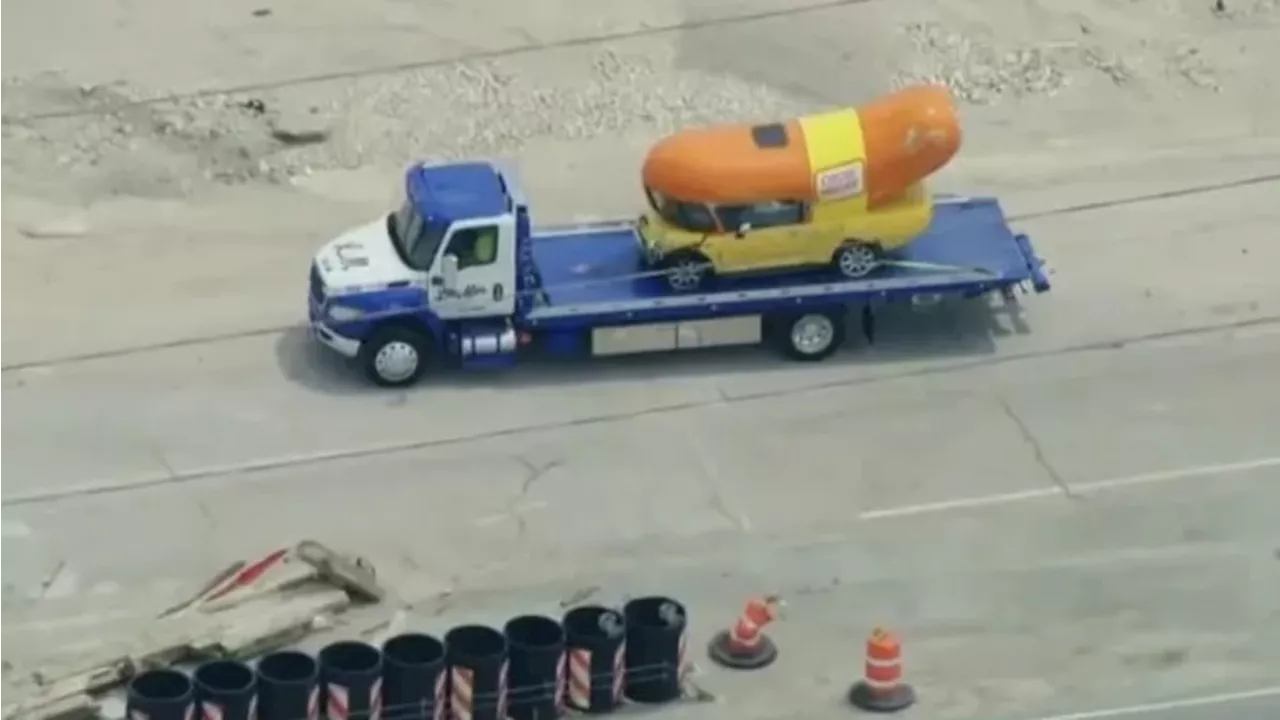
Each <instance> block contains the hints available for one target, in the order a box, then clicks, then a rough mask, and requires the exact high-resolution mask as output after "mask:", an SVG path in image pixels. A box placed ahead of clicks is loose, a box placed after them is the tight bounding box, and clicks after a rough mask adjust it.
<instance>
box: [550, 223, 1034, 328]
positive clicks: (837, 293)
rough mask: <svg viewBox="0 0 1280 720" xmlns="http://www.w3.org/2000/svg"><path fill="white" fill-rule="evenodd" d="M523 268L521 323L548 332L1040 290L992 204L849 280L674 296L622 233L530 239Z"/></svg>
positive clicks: (761, 284) (750, 284)
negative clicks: (528, 280) (527, 296)
mask: <svg viewBox="0 0 1280 720" xmlns="http://www.w3.org/2000/svg"><path fill="white" fill-rule="evenodd" d="M533 259H534V262H535V263H536V265H537V267H538V270H539V273H540V275H541V280H542V289H543V292H542V297H541V299H540V302H538V303H537V304H536V305H535V306H534V307H533V308H532V309H531V310H530V311H529V312H528V314H527V317H526V320H527V322H528V323H529V324H530V325H533V326H539V327H548V326H556V325H570V324H572V325H575V326H578V325H581V324H582V323H584V322H586V321H588V320H590V322H592V323H593V324H609V323H612V322H618V323H628V322H641V321H646V322H647V321H657V320H663V319H692V318H699V317H715V316H720V315H732V314H746V313H755V312H769V311H777V310H780V309H784V308H786V307H805V306H813V305H831V304H840V303H850V302H857V301H869V300H878V299H897V298H902V297H909V296H912V295H927V294H934V293H948V292H951V293H971V294H980V293H982V292H986V291H989V290H995V289H1000V288H1005V287H1009V286H1012V285H1017V284H1020V283H1024V282H1030V283H1031V284H1032V285H1033V286H1034V287H1035V288H1036V290H1038V291H1043V290H1046V289H1048V281H1047V279H1046V278H1045V276H1044V273H1043V271H1042V269H1041V265H1042V263H1041V261H1040V260H1039V259H1038V258H1037V257H1036V256H1035V253H1034V251H1033V249H1032V248H1031V244H1030V241H1029V240H1028V239H1027V238H1026V236H1024V235H1018V234H1015V233H1014V232H1013V230H1011V229H1010V227H1009V224H1008V221H1007V220H1006V219H1005V216H1004V211H1003V210H1002V209H1001V207H1000V204H999V202H998V201H997V200H995V199H994V198H940V199H939V200H938V205H937V207H936V210H935V212H934V219H933V223H932V225H930V227H929V230H928V231H927V232H926V233H925V234H924V235H922V236H921V237H919V238H917V239H916V240H915V242H913V243H911V244H910V245H908V246H906V247H905V248H902V249H900V250H898V251H896V252H894V253H892V254H890V255H889V256H888V257H887V258H886V260H887V261H889V263H890V264H889V265H888V267H883V268H881V269H879V270H878V271H877V272H876V273H875V274H874V275H873V276H872V277H869V278H865V279H860V280H849V279H846V278H843V277H841V276H840V275H839V274H838V273H836V272H835V271H833V270H830V269H817V270H802V271H788V272H781V273H778V274H770V275H759V276H745V277H736V278H714V279H713V280H712V282H711V283H710V284H709V286H708V288H707V289H706V290H705V291H704V292H697V293H675V292H673V291H672V290H670V289H669V288H668V287H667V285H666V282H665V281H664V279H663V278H662V277H660V276H657V275H655V274H654V273H653V272H652V270H651V268H649V267H648V266H647V265H646V263H645V259H644V250H643V248H642V246H641V244H640V239H639V236H638V234H637V230H636V228H635V226H634V225H633V224H630V223H607V224H598V225H584V226H575V227H563V228H546V229H540V230H537V231H535V235H534V238H533Z"/></svg>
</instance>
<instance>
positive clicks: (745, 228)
mask: <svg viewBox="0 0 1280 720" xmlns="http://www.w3.org/2000/svg"><path fill="white" fill-rule="evenodd" d="M749 232H751V223H749V222H744V223H742V224H741V225H739V226H738V232H737V233H736V235H737V236H738V237H746V235H747V233H749Z"/></svg>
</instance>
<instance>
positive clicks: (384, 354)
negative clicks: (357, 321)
mask: <svg viewBox="0 0 1280 720" xmlns="http://www.w3.org/2000/svg"><path fill="white" fill-rule="evenodd" d="M430 350H431V339H430V338H429V337H428V336H427V334H426V333H424V332H422V331H420V330H416V329H414V328H411V327H407V326H405V325H388V326H385V327H382V328H379V329H378V330H377V331H375V332H374V333H373V335H371V336H370V337H369V339H368V340H365V341H364V342H363V343H362V344H361V345H360V355H359V357H358V358H357V359H358V360H359V362H360V369H361V370H363V371H364V374H365V377H367V378H369V381H370V382H372V383H373V384H374V385H377V386H379V387H387V388H396V387H408V386H410V385H412V384H414V383H416V382H417V381H418V380H419V379H420V378H421V377H422V374H423V373H425V372H426V371H427V360H428V357H429V353H430ZM388 354H390V356H388ZM397 356H398V357H397ZM410 358H412V359H413V363H412V367H406V366H405V365H407V364H408V363H407V360H409V359H410ZM397 361H400V362H403V363H405V365H400V366H399V371H398V372H397V371H395V370H396V369H397Z"/></svg>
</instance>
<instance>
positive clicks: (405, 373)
mask: <svg viewBox="0 0 1280 720" xmlns="http://www.w3.org/2000/svg"><path fill="white" fill-rule="evenodd" d="M373 369H374V370H375V371H377V373H378V377H380V378H382V379H384V380H386V381H387V382H400V381H402V380H407V379H409V378H410V377H413V374H414V373H415V372H417V371H418V351H417V349H416V348H414V347H413V346H412V345H410V344H409V343H407V342H404V341H403V340H393V341H391V342H389V343H387V344H386V345H383V346H382V347H381V348H378V354H377V355H374V356H373Z"/></svg>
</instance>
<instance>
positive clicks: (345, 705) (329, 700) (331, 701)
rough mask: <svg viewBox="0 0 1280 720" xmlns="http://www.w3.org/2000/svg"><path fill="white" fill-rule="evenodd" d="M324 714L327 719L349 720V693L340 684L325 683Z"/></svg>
mask: <svg viewBox="0 0 1280 720" xmlns="http://www.w3.org/2000/svg"><path fill="white" fill-rule="evenodd" d="M324 692H325V703H324V714H325V717H327V718H328V720H351V702H350V701H351V695H350V693H349V692H347V689H346V688H345V687H343V686H341V685H333V684H329V685H325V687H324Z"/></svg>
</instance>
